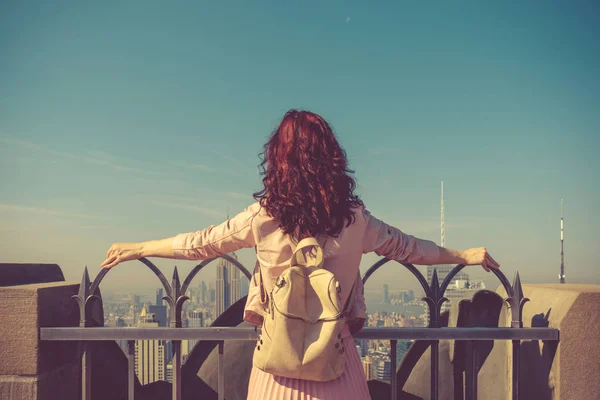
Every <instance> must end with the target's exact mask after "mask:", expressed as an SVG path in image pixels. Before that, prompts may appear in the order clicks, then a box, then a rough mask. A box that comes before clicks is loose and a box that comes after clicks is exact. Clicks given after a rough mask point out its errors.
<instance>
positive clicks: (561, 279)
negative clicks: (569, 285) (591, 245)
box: [558, 199, 565, 283]
mask: <svg viewBox="0 0 600 400" xmlns="http://www.w3.org/2000/svg"><path fill="white" fill-rule="evenodd" d="M564 238H565V237H564V231H563V199H560V274H558V281H559V282H560V283H565V249H564Z"/></svg>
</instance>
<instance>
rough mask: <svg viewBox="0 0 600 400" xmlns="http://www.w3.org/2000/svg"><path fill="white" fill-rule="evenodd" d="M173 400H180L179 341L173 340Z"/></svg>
mask: <svg viewBox="0 0 600 400" xmlns="http://www.w3.org/2000/svg"><path fill="white" fill-rule="evenodd" d="M172 343H173V360H172V361H171V362H172V363H173V383H172V385H173V400H181V340H173V342H172Z"/></svg>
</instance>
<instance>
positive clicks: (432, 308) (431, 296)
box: [424, 269, 447, 400]
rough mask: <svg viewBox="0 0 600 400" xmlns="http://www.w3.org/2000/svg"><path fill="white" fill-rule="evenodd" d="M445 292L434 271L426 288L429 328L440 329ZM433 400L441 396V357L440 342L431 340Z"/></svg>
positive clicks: (435, 270)
mask: <svg viewBox="0 0 600 400" xmlns="http://www.w3.org/2000/svg"><path fill="white" fill-rule="evenodd" d="M443 290H445V289H444V288H441V289H440V283H439V280H438V275H437V269H434V270H433V275H432V276H431V284H430V285H429V287H428V288H426V292H425V293H426V295H427V296H426V297H425V298H424V300H425V301H426V302H427V305H428V307H429V328H431V329H436V328H439V327H440V310H441V308H442V304H443V303H444V301H447V299H446V298H445V297H444V293H443ZM430 342H431V349H430V350H431V400H437V399H438V395H439V390H438V386H439V378H438V375H439V374H438V372H439V367H440V357H439V351H440V349H439V344H440V341H439V340H431V341H430Z"/></svg>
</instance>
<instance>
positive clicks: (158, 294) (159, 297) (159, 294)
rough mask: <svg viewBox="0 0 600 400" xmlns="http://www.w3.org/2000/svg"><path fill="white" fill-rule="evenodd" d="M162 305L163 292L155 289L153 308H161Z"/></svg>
mask: <svg viewBox="0 0 600 400" xmlns="http://www.w3.org/2000/svg"><path fill="white" fill-rule="evenodd" d="M162 304H163V290H162V288H161V289H156V303H154V305H155V306H162Z"/></svg>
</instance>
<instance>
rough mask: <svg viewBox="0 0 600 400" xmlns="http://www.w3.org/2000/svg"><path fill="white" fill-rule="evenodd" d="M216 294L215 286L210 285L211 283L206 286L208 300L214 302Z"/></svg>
mask: <svg viewBox="0 0 600 400" xmlns="http://www.w3.org/2000/svg"><path fill="white" fill-rule="evenodd" d="M216 297H217V295H216V293H215V288H213V287H212V283H211V284H210V285H209V286H208V302H209V303H211V304H212V303H214V302H215V299H216Z"/></svg>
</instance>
